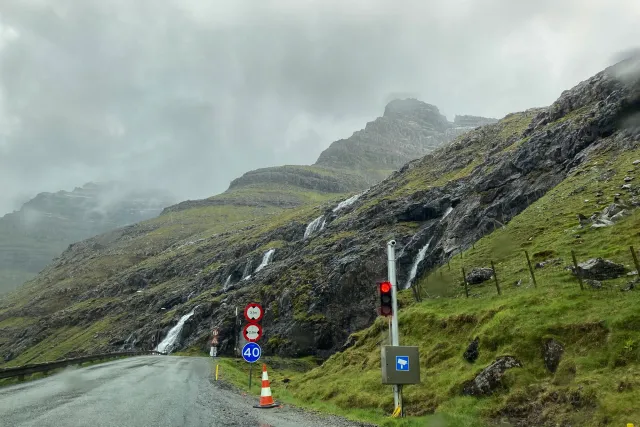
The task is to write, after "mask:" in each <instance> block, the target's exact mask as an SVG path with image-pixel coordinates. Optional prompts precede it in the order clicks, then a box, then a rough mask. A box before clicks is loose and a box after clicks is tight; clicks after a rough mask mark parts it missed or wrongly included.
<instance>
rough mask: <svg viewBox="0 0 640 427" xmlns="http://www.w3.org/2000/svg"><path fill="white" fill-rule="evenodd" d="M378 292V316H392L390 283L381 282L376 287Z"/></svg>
mask: <svg viewBox="0 0 640 427" xmlns="http://www.w3.org/2000/svg"><path fill="white" fill-rule="evenodd" d="M378 290H379V291H380V315H381V316H393V304H392V298H391V282H382V283H380V284H379V285H378Z"/></svg>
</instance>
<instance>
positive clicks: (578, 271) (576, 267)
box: [571, 249, 584, 291]
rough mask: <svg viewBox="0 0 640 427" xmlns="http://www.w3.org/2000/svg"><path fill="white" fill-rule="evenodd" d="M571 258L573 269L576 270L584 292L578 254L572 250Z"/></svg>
mask: <svg viewBox="0 0 640 427" xmlns="http://www.w3.org/2000/svg"><path fill="white" fill-rule="evenodd" d="M571 258H572V259H573V267H574V268H575V269H576V270H575V271H576V277H577V278H578V283H580V290H582V291H584V285H583V284H582V277H580V270H578V260H577V259H576V253H575V252H574V251H573V249H572V250H571Z"/></svg>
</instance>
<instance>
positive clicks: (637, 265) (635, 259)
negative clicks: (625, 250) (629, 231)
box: [629, 246, 640, 277]
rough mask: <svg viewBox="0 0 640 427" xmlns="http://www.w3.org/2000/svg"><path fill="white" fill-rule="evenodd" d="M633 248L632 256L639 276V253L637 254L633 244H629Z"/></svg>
mask: <svg viewBox="0 0 640 427" xmlns="http://www.w3.org/2000/svg"><path fill="white" fill-rule="evenodd" d="M629 249H631V256H632V257H633V263H634V264H635V265H636V273H638V277H640V263H639V262H638V255H636V250H635V249H633V246H629Z"/></svg>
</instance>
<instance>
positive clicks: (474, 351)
mask: <svg viewBox="0 0 640 427" xmlns="http://www.w3.org/2000/svg"><path fill="white" fill-rule="evenodd" d="M479 347H480V340H479V338H478V337H476V338H475V339H474V340H473V341H471V343H470V344H469V347H467V349H466V350H465V352H464V354H463V355H462V357H464V359H465V360H466V361H467V362H469V363H473V362H475V361H476V360H478V355H479V354H480V352H479Z"/></svg>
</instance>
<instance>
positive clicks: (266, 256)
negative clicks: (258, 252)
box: [254, 249, 276, 273]
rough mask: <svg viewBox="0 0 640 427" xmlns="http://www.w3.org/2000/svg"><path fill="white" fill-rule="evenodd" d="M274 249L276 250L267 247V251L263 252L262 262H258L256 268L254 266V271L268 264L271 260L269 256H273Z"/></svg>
mask: <svg viewBox="0 0 640 427" xmlns="http://www.w3.org/2000/svg"><path fill="white" fill-rule="evenodd" d="M275 251H276V250H275V249H269V250H268V251H267V252H265V253H264V256H263V257H262V262H261V263H260V265H259V266H258V268H256V271H254V273H257V272H258V271H260V270H262V269H263V268H265V267H266V266H267V265H269V263H270V262H271V258H273V254H274V253H275Z"/></svg>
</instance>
